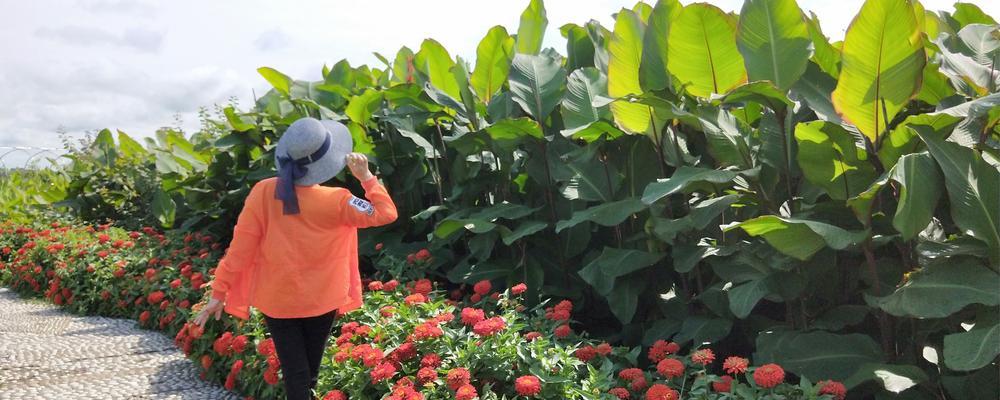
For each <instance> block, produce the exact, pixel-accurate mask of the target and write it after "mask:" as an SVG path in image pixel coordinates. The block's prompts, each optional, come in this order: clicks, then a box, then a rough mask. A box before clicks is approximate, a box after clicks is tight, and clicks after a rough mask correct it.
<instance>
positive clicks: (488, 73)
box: [470, 25, 514, 103]
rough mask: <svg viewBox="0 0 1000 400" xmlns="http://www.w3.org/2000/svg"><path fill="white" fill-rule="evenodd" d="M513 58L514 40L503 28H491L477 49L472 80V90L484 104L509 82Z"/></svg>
mask: <svg viewBox="0 0 1000 400" xmlns="http://www.w3.org/2000/svg"><path fill="white" fill-rule="evenodd" d="M513 58H514V38H512V37H510V35H509V34H507V30H506V29H504V27H502V26H499V25H497V26H494V27H492V28H490V30H489V32H487V33H486V37H484V38H483V40H481V41H480V42H479V46H478V47H476V69H474V70H473V71H472V78H471V79H470V81H471V83H472V90H474V91H475V92H476V95H477V96H479V98H480V99H482V100H483V101H484V102H486V103H489V102H490V99H491V98H492V97H493V95H494V94H496V92H498V91H499V90H500V88H502V87H503V84H504V82H506V81H507V74H509V73H510V61H511V60H512V59H513Z"/></svg>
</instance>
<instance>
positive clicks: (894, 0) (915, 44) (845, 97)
mask: <svg viewBox="0 0 1000 400" xmlns="http://www.w3.org/2000/svg"><path fill="white" fill-rule="evenodd" d="M921 37H922V36H921V35H920V28H919V26H918V24H917V20H916V16H915V15H914V10H913V7H912V6H911V3H910V1H909V0H866V1H865V4H864V5H863V6H862V7H861V12H860V13H858V15H857V16H856V17H855V18H854V21H853V22H851V25H850V26H849V27H848V28H847V34H846V36H845V37H844V47H843V61H842V62H843V64H842V66H841V71H840V79H839V81H838V83H837V88H836V89H835V90H834V91H833V104H834V106H835V107H836V108H837V112H839V113H840V115H842V116H843V117H844V119H845V120H847V121H849V122H851V123H852V124H854V125H855V126H857V127H858V130H860V131H861V133H863V134H864V135H865V136H866V137H868V139H869V140H871V142H872V143H877V142H878V137H879V136H880V135H881V134H882V132H883V131H885V130H886V124H887V121H886V119H888V120H889V121H891V120H892V118H893V117H895V116H896V113H898V112H899V110H900V109H902V108H903V106H904V105H906V103H907V102H909V101H910V98H911V97H913V95H914V94H916V93H917V90H918V89H919V88H920V78H921V76H923V69H924V63H925V62H926V57H925V56H924V45H923V41H922V40H921Z"/></svg>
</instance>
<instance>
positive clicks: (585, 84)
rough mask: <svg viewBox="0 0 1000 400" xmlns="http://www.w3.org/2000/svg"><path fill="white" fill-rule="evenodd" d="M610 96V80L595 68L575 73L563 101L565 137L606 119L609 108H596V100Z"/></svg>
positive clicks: (582, 69) (567, 83)
mask: <svg viewBox="0 0 1000 400" xmlns="http://www.w3.org/2000/svg"><path fill="white" fill-rule="evenodd" d="M607 94H608V79H607V77H605V76H604V74H602V73H601V71H600V70H598V69H597V68H594V67H586V68H581V69H578V70H576V71H573V73H571V74H570V75H569V79H568V80H567V82H566V97H564V98H563V100H562V109H561V111H562V118H563V125H564V126H565V127H566V128H565V129H563V130H562V133H563V135H573V134H575V133H577V132H579V131H580V130H582V129H585V128H587V127H589V126H590V125H591V124H593V123H594V122H597V121H598V120H601V119H606V116H607V108H606V107H596V106H594V99H595V98H596V97H598V96H606V95H607Z"/></svg>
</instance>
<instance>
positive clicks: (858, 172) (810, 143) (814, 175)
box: [795, 121, 876, 200]
mask: <svg viewBox="0 0 1000 400" xmlns="http://www.w3.org/2000/svg"><path fill="white" fill-rule="evenodd" d="M795 140H796V141H797V142H798V150H799V151H798V154H797V157H796V158H797V159H798V161H799V166H800V167H801V168H802V173H803V174H804V175H805V177H806V179H808V180H809V182H811V183H813V184H815V185H816V186H819V187H822V188H823V189H825V190H826V192H827V193H828V194H829V195H830V197H831V198H833V199H834V200H846V199H848V198H851V197H854V196H856V195H857V194H858V193H861V192H862V191H863V190H865V189H866V188H867V187H868V186H869V185H870V184H871V183H872V181H874V180H875V178H876V175H875V168H874V167H873V166H872V165H871V164H870V163H869V162H868V161H867V159H868V153H867V152H866V151H865V150H864V149H862V148H859V147H858V146H857V145H856V142H855V141H854V136H853V135H851V133H850V132H847V131H846V130H845V129H844V128H843V127H842V126H840V125H837V124H833V123H830V122H824V121H812V122H805V123H800V124H798V125H796V126H795Z"/></svg>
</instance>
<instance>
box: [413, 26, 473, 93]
mask: <svg viewBox="0 0 1000 400" xmlns="http://www.w3.org/2000/svg"><path fill="white" fill-rule="evenodd" d="M413 65H414V67H415V68H416V69H417V71H420V72H421V73H423V74H424V75H425V76H426V77H427V80H428V81H429V82H430V84H431V85H433V86H434V87H435V88H437V89H438V90H440V91H441V92H442V93H444V94H446V95H448V96H449V97H451V98H452V99H461V98H462V94H461V93H460V92H459V88H458V82H457V81H455V75H454V74H453V73H452V72H451V68H452V67H454V66H455V62H454V61H452V59H451V55H450V54H448V50H446V49H445V48H444V46H442V45H441V43H438V42H437V41H435V40H434V39H424V41H423V43H421V44H420V51H418V52H417V54H416V55H415V56H414V57H413Z"/></svg>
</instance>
